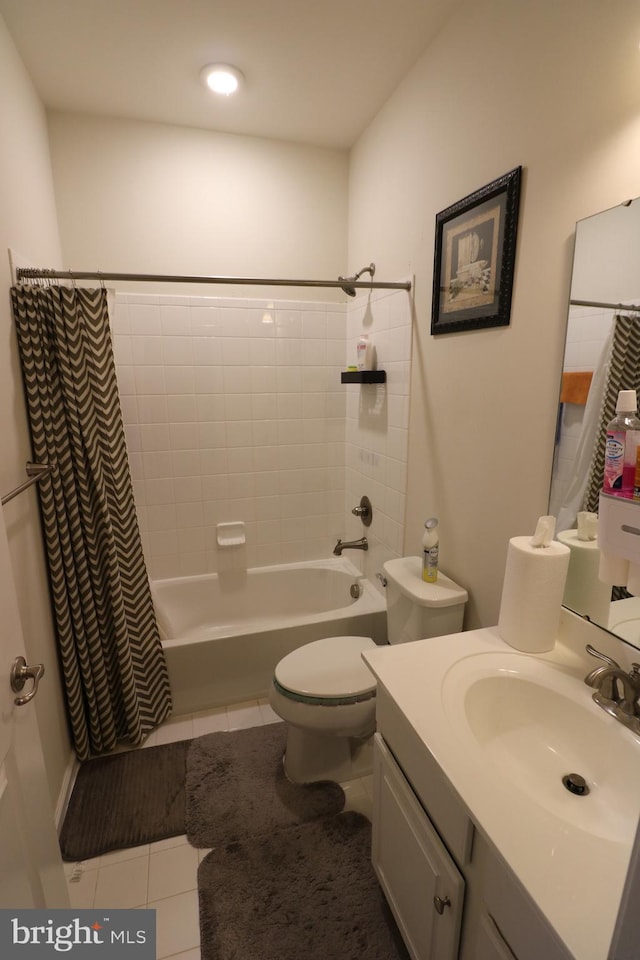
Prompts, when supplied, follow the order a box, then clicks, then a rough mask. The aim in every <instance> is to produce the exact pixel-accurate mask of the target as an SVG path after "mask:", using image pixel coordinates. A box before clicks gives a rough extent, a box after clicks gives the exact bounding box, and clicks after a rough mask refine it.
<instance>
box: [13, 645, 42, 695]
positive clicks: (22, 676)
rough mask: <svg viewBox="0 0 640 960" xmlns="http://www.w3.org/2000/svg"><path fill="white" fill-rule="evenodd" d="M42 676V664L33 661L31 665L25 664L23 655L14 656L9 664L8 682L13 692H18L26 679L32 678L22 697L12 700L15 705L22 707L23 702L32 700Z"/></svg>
mask: <svg viewBox="0 0 640 960" xmlns="http://www.w3.org/2000/svg"><path fill="white" fill-rule="evenodd" d="M43 676H44V664H43V663H35V664H34V665H33V666H32V667H30V666H28V665H27V661H26V660H25V658H24V657H16V658H15V660H14V661H13V664H12V666H11V673H10V675H9V682H10V683H11V689H12V690H13V692H14V693H20V691H21V690H22V689H23V687H24V685H25V683H26V682H27V680H33V687H32V688H31V690H30V691H29V693H27V694H26V695H25V696H24V697H16V698H15V700H14V701H13V702H14V703H15V705H16V706H17V707H23V706H24V705H25V703H29V701H30V700H33V698H34V697H35V695H36V693H37V692H38V684H39V683H40V681H41V680H42V677H43Z"/></svg>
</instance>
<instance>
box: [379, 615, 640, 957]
mask: <svg viewBox="0 0 640 960" xmlns="http://www.w3.org/2000/svg"><path fill="white" fill-rule="evenodd" d="M588 626H589V629H590V630H592V629H593V627H591V626H590V625H588ZM574 632H575V630H574ZM569 633H570V631H569ZM583 640H584V634H581V635H580V636H579V638H578V642H577V643H575V642H573V641H572V640H571V638H570V639H569V641H566V639H565V640H562V641H559V642H558V643H557V644H556V646H555V649H554V650H553V651H552V652H550V653H547V654H542V655H529V654H522V653H518V651H515V650H514V649H513V648H511V647H509V646H508V645H507V644H505V643H504V642H503V641H502V639H501V638H500V636H499V634H498V631H497V628H484V629H480V630H471V631H468V632H466V633H459V634H453V635H451V636H447V637H437V638H433V639H428V640H419V641H416V642H413V643H406V644H399V645H397V646H388V647H378V648H376V649H374V650H371V651H368V652H366V653H364V654H363V658H364V660H365V662H366V663H367V664H368V666H369V668H370V669H371V670H372V672H373V673H374V675H375V676H376V678H377V680H378V682H379V684H381V685H382V686H383V687H384V688H385V691H386V692H387V693H388V694H389V696H390V697H391V698H392V699H393V700H394V701H395V703H396V704H397V706H398V707H399V709H400V710H401V711H402V713H403V714H404V716H405V717H406V719H407V720H408V722H409V723H410V724H411V726H412V727H413V729H414V730H415V732H416V733H417V735H418V737H419V738H420V740H421V741H422V743H423V744H424V745H425V747H426V748H427V749H428V751H429V752H430V753H431V755H432V756H433V757H434V759H435V760H436V762H437V763H438V765H439V766H440V768H441V770H442V771H443V773H444V775H445V776H446V777H447V779H448V780H449V782H450V784H451V785H452V787H453V788H454V790H455V791H456V793H457V794H458V795H459V797H460V798H461V800H462V801H463V802H464V804H465V805H466V807H467V810H468V812H469V816H470V818H471V820H472V821H473V822H474V824H475V825H476V827H477V828H478V829H480V830H481V831H482V832H483V833H484V835H485V836H486V837H487V838H488V839H489V840H490V841H491V842H492V843H493V845H494V846H495V847H496V848H497V850H498V851H499V852H500V854H501V855H502V857H503V858H504V860H505V862H506V863H507V864H508V866H509V867H510V868H511V870H512V871H513V872H514V873H515V875H516V876H517V877H518V879H519V880H520V882H521V883H522V885H523V886H524V887H525V888H526V890H527V891H528V893H529V895H530V896H531V898H532V899H533V901H534V902H535V903H536V904H537V906H538V907H539V909H540V910H541V911H542V913H543V914H544V916H545V917H546V918H547V920H548V922H549V923H550V924H551V926H552V927H553V928H554V929H555V931H556V933H557V934H558V936H559V937H560V938H561V940H562V941H563V942H564V943H565V945H566V946H567V948H568V949H569V950H570V952H571V953H572V954H573V955H574V957H576V960H604V958H605V957H607V955H608V951H609V946H610V943H611V938H612V934H613V930H614V926H615V922H616V917H617V913H618V907H619V904H620V898H621V896H622V891H623V887H624V882H625V877H626V872H627V868H628V864H629V857H630V853H631V848H632V846H633V841H634V837H635V831H636V826H637V822H638V815H639V814H640V795H638V796H637V809H636V800H635V797H634V798H633V799H632V800H629V798H628V797H627V798H626V800H625V802H624V803H622V805H621V810H615V811H612V813H611V816H610V815H609V809H608V808H607V807H606V806H604V805H603V796H605V797H606V796H607V793H606V790H609V794H608V797H609V798H611V796H612V794H611V790H613V789H614V784H615V777H616V770H615V769H614V763H613V761H612V764H611V766H612V769H611V770H610V774H611V776H610V777H608V778H607V779H609V781H610V782H609V784H608V785H605V784H604V783H602V784H601V783H598V782H594V781H592V788H591V793H590V795H589V796H588V797H576V796H572V795H571V794H569V793H568V792H567V793H566V798H565V797H564V793H563V791H564V788H563V787H561V786H560V787H559V789H556V781H555V778H554V781H553V787H552V789H553V790H554V791H555V793H554V795H553V802H552V803H551V806H550V805H549V804H545V803H544V802H540V797H541V796H542V795H543V794H544V791H545V789H547V788H546V787H545V785H544V784H542V785H540V789H539V790H538V785H537V784H536V782H535V778H529V776H528V771H527V770H526V750H524V751H523V756H522V762H523V767H522V776H521V775H520V772H519V771H518V770H517V769H516V768H515V767H514V765H511V764H508V765H505V764H503V765H502V768H501V766H500V764H496V762H495V756H494V758H493V759H491V758H489V759H488V758H487V755H486V754H485V753H484V752H483V749H482V747H481V746H479V747H478V749H477V750H475V749H473V748H471V749H470V746H469V740H468V738H467V739H465V738H464V737H461V734H460V731H461V729H462V728H461V726H460V724H459V723H458V720H457V718H456V717H453V716H452V714H451V706H450V703H449V704H447V703H446V701H447V699H450V698H451V695H453V699H454V701H455V698H456V689H455V688H456V684H457V682H458V680H457V677H458V673H457V672H456V671H457V670H458V665H459V664H460V663H461V662H462V661H465V658H467V660H466V662H467V663H470V662H471V660H470V659H469V658H474V659H473V662H474V663H483V664H491V663H492V662H498V660H499V659H500V658H501V657H502V658H503V659H506V662H507V663H508V664H513V665H514V669H513V671H510V670H509V667H507V668H506V669H505V671H503V672H506V673H514V674H516V675H517V673H518V670H519V666H518V665H519V664H520V665H522V667H523V668H524V669H527V670H531V671H533V672H534V673H535V670H536V669H537V670H538V671H540V672H544V669H545V666H544V664H545V662H546V661H548V662H549V663H550V664H552V665H553V666H554V667H556V668H559V669H558V670H556V671H555V673H556V674H559V675H560V679H561V680H564V681H565V682H569V683H571V684H573V678H576V679H578V680H579V682H580V683H582V681H583V678H584V676H585V674H586V673H587V671H588V670H590V669H592V668H593V666H594V665H595V662H594V661H593V660H592V659H591V658H590V657H589V656H588V655H586V654H584V643H583ZM589 640H590V642H592V643H593V644H594V645H595V646H598V648H599V649H603V646H602V644H600V643H598V642H597V641H595V640H594V638H593V635H591V636H590V637H587V642H589ZM608 652H609V653H611V651H610V650H609V651H608ZM478 654H487V655H488V656H487V657H478V656H477V655H478ZM523 657H524V658H526V660H522V658H523ZM536 661H537V662H536ZM567 678H569V679H568V681H567ZM573 685H574V687H575V690H576V695H577V697H578V700H579V710H582V709H583V708H584V709H585V710H587V711H590V710H591V709H593V710H594V711H598V713H599V714H602V717H600V716H598V717H597V721H596V723H597V724H598V729H600V727H601V728H602V730H603V734H602V735H603V736H604V737H605V738H607V737H609V736H611V737H612V738H613V740H612V743H614V744H615V742H616V741H615V738H616V737H620V736H623V737H628V738H630V740H629V741H628V742H627V741H622V747H623V749H624V750H625V751H631V755H632V759H636V758H635V757H634V756H633V754H634V751H637V764H638V766H639V767H640V738H637V737H635V736H634V735H633V734H632V733H630V732H629V731H627V730H625V729H624V728H623V727H622V726H621V725H620V724H619V723H618V722H617V721H616V720H614V719H613V718H612V717H609V716H608V715H607V714H605V713H604V711H602V710H601V709H600V708H599V707H598V706H596V704H594V703H593V701H592V700H591V691H590V690H589V688H587V687H586V686H584V704H583V702H582V691H581V689H580V688H579V687H577V686H575V684H573ZM446 689H448V690H449V693H445V694H443V690H446ZM499 709H500V708H499V707H498V710H499ZM556 719H558V720H559V722H561V720H562V718H561V715H560V717H559V718H556ZM590 719H593V718H590ZM525 722H526V718H525ZM550 722H551V723H554V722H555V720H551V721H550ZM514 735H515V736H518V731H517V729H516V730H515V734H514ZM525 742H526V741H525ZM605 742H606V740H605ZM544 748H545V749H547V745H546V744H545V745H544ZM548 749H550V750H553V744H550V745H549V746H548ZM601 752H602V751H601ZM614 752H615V751H614ZM605 753H606V750H605ZM580 754H581V760H582V763H583V765H584V766H586V767H587V768H588V767H589V743H585V744H584V749H583V746H582V744H581V748H580ZM556 759H557V758H556V757H553V758H552V760H553V761H554V762H555V761H556ZM573 760H574V757H573V756H572V757H570V759H569V760H568V762H569V763H571V762H572V761H573ZM542 762H543V763H544V757H543V758H542ZM562 762H563V760H562V758H561V759H560V764H562ZM633 765H634V766H635V764H633ZM506 766H508V767H509V771H508V772H506V770H505V767H506ZM570 772H580V771H579V770H578V771H574V770H567V771H566V773H570ZM407 773H408V774H409V776H410V772H408V771H407ZM530 779H532V780H533V782H530ZM611 781H613V782H614V784H613V785H612V783H611ZM564 792H566V791H564ZM613 796H614V798H615V794H613ZM565 800H566V804H567V805H568V806H566V807H565V806H563V804H565ZM558 803H559V805H560V806H559V807H557V806H554V804H556V805H557V804H558ZM571 804H575V805H576V806H574V807H571V806H570V805H571ZM578 804H591V806H590V807H586V806H582V807H579V806H577V805H578ZM558 810H560V815H556V813H557V811H558ZM573 810H577V811H578V812H579V814H580V815H582V814H586V815H587V816H586V819H585V820H584V823H583V824H581V823H577V825H576V823H575V822H573V821H572V819H571V818H572V811H573ZM611 819H613V821H614V824H613V826H612V825H611V824H610V823H609V821H610V820H611ZM578 820H580V817H578ZM594 825H595V826H594ZM581 827H584V828H581Z"/></svg>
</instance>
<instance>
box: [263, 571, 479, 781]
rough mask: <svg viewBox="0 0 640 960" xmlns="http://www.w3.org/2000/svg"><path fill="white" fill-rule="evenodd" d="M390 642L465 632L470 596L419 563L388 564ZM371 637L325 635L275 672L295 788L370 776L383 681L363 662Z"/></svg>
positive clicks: (275, 701)
mask: <svg viewBox="0 0 640 960" xmlns="http://www.w3.org/2000/svg"><path fill="white" fill-rule="evenodd" d="M383 567H384V572H385V580H386V588H387V632H388V639H389V643H406V642H408V641H412V640H419V639H422V638H428V637H435V636H443V635H445V634H448V633H458V632H459V631H460V630H462V621H463V616H464V606H465V603H466V602H467V591H466V590H464V589H463V588H462V587H460V586H458V584H457V583H454V581H453V580H450V579H449V578H448V577H447V576H445V575H444V574H442V573H439V574H438V580H437V581H436V583H425V582H424V581H423V579H422V562H421V559H420V557H400V558H399V559H397V560H390V561H388V562H387V563H385V564H384V565H383ZM375 646H376V644H375V643H374V641H373V640H372V639H371V638H370V637H353V636H346V637H325V638H324V639H322V640H315V641H314V642H313V643H308V644H306V645H305V646H302V647H299V648H298V649H297V650H294V651H293V653H290V654H288V655H287V656H286V657H284V658H283V659H282V660H281V661H280V662H279V663H278V665H277V666H276V669H275V673H274V677H273V683H272V685H271V689H270V692H269V700H270V703H271V706H272V708H273V710H274V711H275V712H276V713H277V714H278V716H279V717H281V718H282V719H283V720H284V721H285V722H286V724H287V745H286V750H285V755H284V769H285V773H286V775H287V776H288V778H289V779H290V780H293V781H294V782H295V783H311V782H313V781H316V780H337V781H339V782H340V781H342V782H344V781H345V780H351V779H354V778H356V777H361V776H365V775H366V774H368V773H370V772H371V748H372V741H373V733H374V730H375V712H376V681H375V678H374V676H373V674H372V673H371V672H370V671H369V669H368V667H367V666H366V664H365V663H364V661H363V660H362V657H361V654H362V652H363V651H365V650H369V649H371V648H372V647H375Z"/></svg>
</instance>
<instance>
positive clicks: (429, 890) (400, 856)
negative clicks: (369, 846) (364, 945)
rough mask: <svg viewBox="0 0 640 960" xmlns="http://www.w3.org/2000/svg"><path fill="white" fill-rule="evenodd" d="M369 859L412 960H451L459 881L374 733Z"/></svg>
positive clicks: (454, 951)
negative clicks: (371, 844) (371, 824)
mask: <svg viewBox="0 0 640 960" xmlns="http://www.w3.org/2000/svg"><path fill="white" fill-rule="evenodd" d="M372 858H373V866H374V868H375V870H376V873H377V875H378V879H379V881H380V884H381V886H382V889H383V890H384V893H385V896H386V898H387V900H388V902H389V906H390V907H391V910H392V911H393V914H394V916H395V918H396V922H397V924H398V927H399V929H400V932H401V934H402V938H403V940H404V942H405V944H406V946H407V948H408V950H409V953H410V954H411V957H412V958H413V960H455V958H456V957H457V956H458V943H459V940H460V923H461V919H462V902H463V898H464V878H463V877H462V875H461V874H460V872H459V871H458V869H457V867H456V865H455V864H454V862H453V860H452V859H451V857H450V856H449V854H448V853H447V850H446V848H445V846H444V844H443V843H442V841H441V840H440V837H439V836H438V834H437V833H436V831H435V829H434V828H433V825H432V824H431V821H430V820H429V818H428V817H427V815H426V813H425V812H424V810H423V809H422V807H421V806H420V804H419V803H418V801H417V799H416V797H415V794H414V793H413V791H412V790H411V788H410V787H409V785H408V783H407V781H406V780H405V778H404V776H403V774H402V771H401V770H400V768H399V767H398V765H397V764H396V762H395V760H394V759H393V757H392V755H391V754H390V752H389V750H388V749H387V747H386V746H385V743H384V740H383V739H382V738H381V737H380V735H379V734H376V737H375V745H374V806H373V851H372Z"/></svg>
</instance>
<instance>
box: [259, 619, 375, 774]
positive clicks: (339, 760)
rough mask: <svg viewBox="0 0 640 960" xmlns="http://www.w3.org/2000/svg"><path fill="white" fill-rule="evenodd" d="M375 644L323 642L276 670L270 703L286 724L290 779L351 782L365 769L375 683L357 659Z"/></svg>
mask: <svg viewBox="0 0 640 960" xmlns="http://www.w3.org/2000/svg"><path fill="white" fill-rule="evenodd" d="M375 645H376V644H375V643H374V642H373V640H372V639H371V638H370V637H353V636H347V637H325V638H323V639H322V640H315V641H314V642H313V643H308V644H306V645H305V646H303V647H299V648H298V649H297V650H294V651H293V652H292V653H290V654H288V655H287V656H286V657H284V658H283V659H282V660H281V661H280V662H279V663H278V665H277V666H276V669H275V674H274V678H273V683H272V686H271V690H270V694H269V700H270V703H271V706H272V708H273V710H274V711H275V712H276V713H277V714H278V716H279V717H281V718H282V719H283V720H284V721H285V722H286V723H287V746H286V751H285V756H284V769H285V773H286V775H287V776H288V778H289V779H290V780H293V781H294V782H295V783H310V782H312V781H315V780H345V779H351V778H353V777H354V776H358V772H357V771H358V770H359V769H360V767H362V764H363V763H364V765H365V766H366V765H367V763H368V760H367V759H366V758H365V756H364V755H365V754H368V751H367V750H366V749H365V743H366V741H368V740H370V738H371V736H372V734H373V732H374V729H375V719H376V708H375V694H376V681H375V678H374V676H373V674H372V673H371V672H370V671H369V669H368V668H367V666H366V665H365V663H364V661H363V660H362V659H361V656H360V654H361V653H362V652H363V651H364V650H369V649H371V648H372V647H375ZM359 760H360V761H361V763H359V762H358V761H359ZM362 769H364V767H362Z"/></svg>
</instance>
